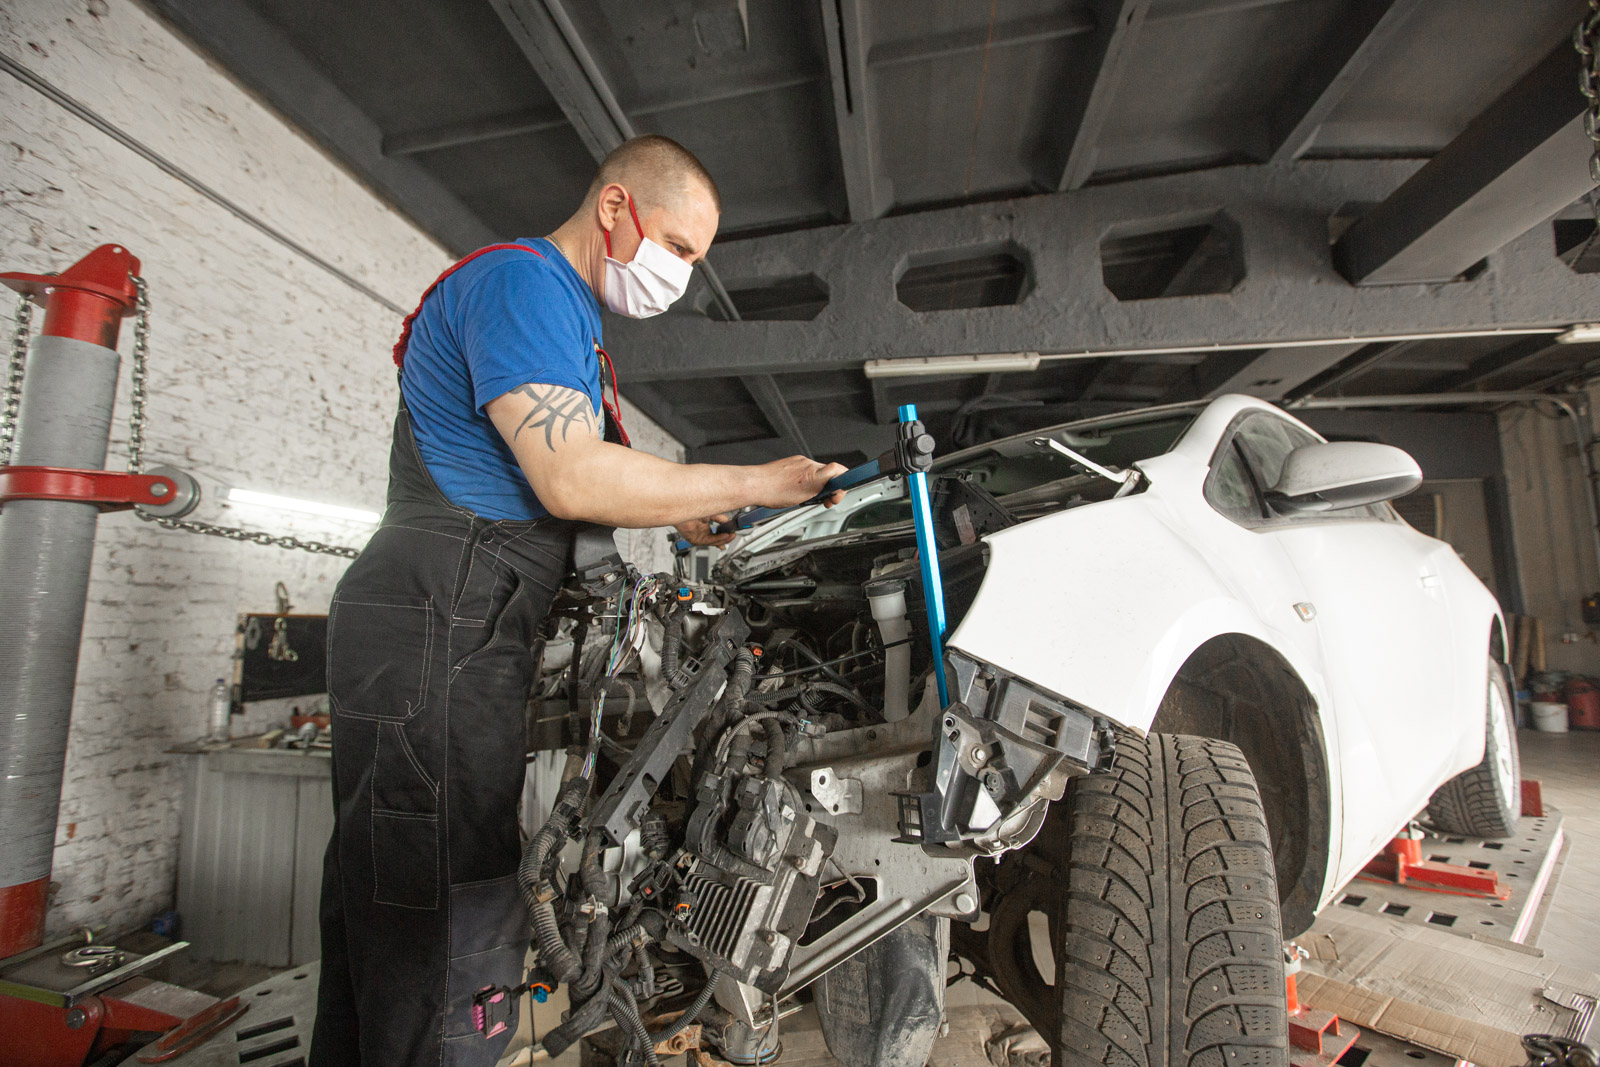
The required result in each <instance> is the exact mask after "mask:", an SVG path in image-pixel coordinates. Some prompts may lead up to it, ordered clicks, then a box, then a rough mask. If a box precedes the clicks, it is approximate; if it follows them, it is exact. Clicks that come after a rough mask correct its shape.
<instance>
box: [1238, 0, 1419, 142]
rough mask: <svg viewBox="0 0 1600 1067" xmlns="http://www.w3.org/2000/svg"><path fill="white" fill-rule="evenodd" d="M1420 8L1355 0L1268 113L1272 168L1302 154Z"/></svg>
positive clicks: (1399, 1)
mask: <svg viewBox="0 0 1600 1067" xmlns="http://www.w3.org/2000/svg"><path fill="white" fill-rule="evenodd" d="M1424 2H1425V0H1357V2H1356V3H1354V4H1352V5H1351V6H1350V10H1349V11H1348V12H1345V13H1343V14H1341V15H1340V16H1339V18H1338V19H1336V20H1335V21H1334V26H1333V33H1332V34H1331V35H1330V36H1329V38H1328V39H1327V40H1325V41H1321V42H1319V43H1318V45H1317V47H1316V49H1315V51H1314V52H1313V53H1312V58H1311V61H1310V63H1308V64H1307V65H1306V67H1305V68H1304V69H1302V70H1301V71H1300V73H1299V75H1298V76H1297V77H1296V78H1295V81H1294V85H1292V86H1291V87H1290V89H1289V91H1288V92H1287V93H1285V94H1284V96H1283V99H1281V100H1280V101H1278V104H1277V106H1276V107H1274V108H1273V109H1272V114H1271V116H1270V117H1269V120H1268V121H1269V131H1270V134H1269V135H1270V137H1271V138H1272V153H1271V159H1272V161H1273V162H1274V163H1287V162H1290V161H1292V160H1296V159H1299V158H1300V157H1301V156H1302V155H1304V154H1305V152H1306V149H1308V148H1309V147H1311V142H1312V141H1313V140H1315V139H1316V136H1317V131H1318V130H1320V129H1321V128H1322V124H1323V123H1324V122H1327V121H1328V117H1329V116H1330V115H1332V114H1333V111H1334V109H1335V108H1337V107H1338V106H1339V104H1340V103H1341V102H1342V101H1343V100H1344V98H1345V96H1346V95H1347V94H1348V93H1349V92H1350V90H1351V89H1352V88H1354V87H1355V84H1356V83H1357V82H1358V81H1359V80H1360V79H1361V76H1362V75H1364V74H1365V73H1366V72H1367V68H1368V67H1370V66H1371V65H1372V61H1373V60H1374V59H1375V58H1377V56H1378V55H1379V54H1381V53H1382V52H1383V51H1384V50H1385V49H1386V48H1388V47H1389V45H1390V44H1392V43H1393V41H1394V39H1395V37H1396V36H1397V35H1398V33H1399V31H1400V28H1401V27H1402V26H1403V25H1405V22H1406V20H1407V19H1409V18H1410V17H1411V14H1412V13H1413V12H1414V11H1416V10H1417V8H1419V7H1421V6H1422V4H1423V3H1424Z"/></svg>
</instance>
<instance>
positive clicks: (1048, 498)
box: [742, 410, 1198, 552]
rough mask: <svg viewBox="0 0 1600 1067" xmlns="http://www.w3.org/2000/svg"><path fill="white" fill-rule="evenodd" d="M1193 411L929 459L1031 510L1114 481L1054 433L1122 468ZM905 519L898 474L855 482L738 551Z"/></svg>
mask: <svg viewBox="0 0 1600 1067" xmlns="http://www.w3.org/2000/svg"><path fill="white" fill-rule="evenodd" d="M1197 414H1198V411H1197V410H1189V411H1183V412H1179V413H1172V414H1167V415H1164V416H1160V417H1146V418H1142V419H1130V420H1128V421H1122V422H1118V423H1114V424H1107V423H1105V422H1103V421H1099V420H1097V421H1096V422H1094V423H1087V424H1086V423H1077V424H1071V425H1068V426H1062V427H1055V428H1053V429H1048V430H1041V431H1039V432H1038V433H1036V434H1033V435H1022V436H1019V437H1011V438H1006V439H1005V440H1002V441H996V442H994V443H993V444H989V445H980V446H978V447H977V448H971V449H968V450H966V451H964V452H959V453H956V454H955V455H953V456H951V457H949V458H948V459H946V460H942V461H937V462H935V464H934V472H935V474H936V475H942V476H949V475H960V476H963V477H965V478H967V479H968V480H970V481H972V482H974V483H976V484H978V485H981V486H982V487H983V488H985V489H987V490H988V491H989V492H990V493H991V494H993V495H994V496H995V497H997V498H998V499H999V500H1000V502H1001V503H1003V504H1005V505H1006V507H1007V508H1009V509H1011V510H1012V511H1013V512H1016V513H1018V514H1019V516H1022V517H1030V518H1031V517H1033V516H1034V515H1038V514H1043V513H1045V512H1048V511H1054V510H1057V509H1059V508H1060V507H1063V506H1066V505H1068V504H1070V503H1073V502H1074V500H1075V498H1076V497H1077V496H1078V495H1081V494H1083V493H1085V492H1092V491H1094V490H1095V489H1100V488H1104V489H1107V490H1114V489H1115V486H1114V485H1113V484H1112V483H1110V482H1106V481H1104V480H1103V479H1100V478H1097V477H1096V476H1094V475H1089V474H1085V473H1084V472H1083V469H1082V468H1081V467H1079V466H1078V465H1077V464H1076V463H1074V462H1073V461H1072V460H1071V459H1070V458H1069V457H1068V456H1066V455H1064V454H1062V453H1061V452H1059V451H1057V450H1056V449H1054V448H1052V447H1051V446H1050V444H1049V441H1050V440H1052V439H1053V440H1055V441H1057V442H1059V443H1061V444H1063V445H1065V446H1067V447H1068V448H1070V449H1072V450H1073V451H1074V452H1078V453H1080V454H1081V455H1083V456H1084V457H1086V458H1088V459H1090V460H1093V461H1094V462H1095V463H1098V464H1100V465H1101V466H1102V467H1110V468H1113V469H1122V468H1126V467H1129V466H1131V465H1132V464H1134V463H1136V462H1138V461H1139V460H1142V459H1150V458H1151V457H1153V456H1159V455H1161V454H1163V453H1165V452H1168V451H1170V450H1171V449H1172V447H1173V446H1174V445H1175V444H1177V442H1178V438H1180V437H1182V436H1183V431H1184V430H1186V429H1188V428H1189V425H1190V424H1191V423H1192V422H1194V420H1195V416H1196V415H1197ZM910 520H911V502H910V501H909V500H908V499H907V498H906V492H905V481H904V480H903V479H899V478H892V479H891V478H879V479H877V480H875V481H871V482H866V483H864V484H862V485H858V486H856V487H855V488H854V489H852V490H850V491H849V492H847V493H846V494H845V497H844V500H843V501H841V502H840V503H839V504H837V505H835V506H834V507H832V508H820V507H808V508H800V509H798V510H796V511H794V512H793V513H791V514H788V515H784V516H782V517H780V518H777V519H774V520H772V521H771V522H769V523H767V524H766V525H765V526H764V527H760V528H758V529H756V530H754V531H753V532H752V533H751V534H750V535H749V538H748V540H747V541H746V542H745V544H744V545H743V546H742V548H743V550H744V551H745V552H762V551H766V550H768V549H772V548H778V547H780V546H783V547H788V546H792V545H796V544H800V543H803V542H807V541H815V540H817V539H818V538H822V537H830V536H832V535H834V534H839V533H851V532H854V531H858V530H870V529H875V528H878V527H886V526H894V525H898V524H901V523H906V522H909V521H910Z"/></svg>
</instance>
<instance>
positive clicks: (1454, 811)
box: [1427, 656, 1522, 837]
mask: <svg viewBox="0 0 1600 1067" xmlns="http://www.w3.org/2000/svg"><path fill="white" fill-rule="evenodd" d="M1485 704H1486V708H1485V716H1486V718H1487V726H1486V729H1487V736H1486V737H1485V738H1484V743H1483V762H1481V763H1479V764H1478V765H1477V766H1476V767H1473V768H1471V769H1470V770H1466V771H1462V772H1461V773H1460V774H1458V775H1456V776H1455V777H1454V778H1452V779H1450V780H1449V781H1448V782H1446V783H1445V784H1444V785H1442V786H1440V787H1439V789H1438V791H1437V792H1435V793H1434V794H1433V799H1431V800H1429V801H1428V814H1427V820H1428V822H1430V823H1432V824H1433V826H1434V828H1435V829H1438V830H1443V831H1445V832H1446V833H1451V834H1464V835H1466V836H1467V837H1511V836H1512V835H1514V834H1515V833H1516V832H1517V818H1518V816H1520V815H1521V814H1522V762H1521V758H1520V757H1519V756H1518V754H1517V732H1516V730H1515V729H1514V728H1513V726H1512V718H1511V687H1510V686H1509V685H1508V684H1507V683H1506V672H1505V667H1504V666H1502V665H1501V663H1500V661H1499V660H1497V659H1495V658H1493V657H1492V656H1491V657H1490V658H1489V685H1488V694H1487V697H1486V699H1485Z"/></svg>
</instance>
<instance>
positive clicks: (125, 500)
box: [0, 466, 199, 518]
mask: <svg viewBox="0 0 1600 1067" xmlns="http://www.w3.org/2000/svg"><path fill="white" fill-rule="evenodd" d="M13 500H64V501H70V502H73V503H78V504H94V505H96V506H98V507H99V509H100V510H101V511H126V510H128V509H129V508H134V507H137V508H142V509H145V510H148V511H151V512H152V513H153V514H157V515H161V516H163V517H166V518H171V517H174V516H175V515H183V514H186V513H187V512H188V511H189V510H191V509H192V508H193V507H194V505H195V504H196V503H198V502H199V491H198V488H197V487H196V486H195V485H194V480H193V479H192V478H189V476H188V475H186V474H183V473H182V472H181V471H174V470H171V469H168V468H163V469H161V471H160V472H159V473H154V472H152V473H149V474H130V473H126V472H122V471H93V470H73V469H70V468H67V467H18V466H11V467H0V507H4V506H5V505H6V504H9V503H10V502H11V501H13ZM174 502H181V503H185V504H186V505H187V506H186V507H185V508H184V509H183V510H182V511H174V510H172V509H173V505H174Z"/></svg>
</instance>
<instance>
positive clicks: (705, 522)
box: [677, 515, 737, 548]
mask: <svg viewBox="0 0 1600 1067" xmlns="http://www.w3.org/2000/svg"><path fill="white" fill-rule="evenodd" d="M731 521H733V516H732V515H713V516H711V517H710V518H708V519H690V520H689V521H688V522H680V523H678V526H677V530H678V533H679V535H681V536H682V537H683V539H684V540H685V541H687V542H689V543H690V544H691V545H710V546H711V547H712V548H721V547H722V546H723V545H725V544H727V543H728V542H729V541H732V540H733V539H734V537H735V536H737V535H736V534H733V533H731V532H730V533H720V534H714V533H712V532H711V524H712V523H714V522H731Z"/></svg>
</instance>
